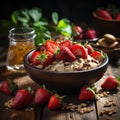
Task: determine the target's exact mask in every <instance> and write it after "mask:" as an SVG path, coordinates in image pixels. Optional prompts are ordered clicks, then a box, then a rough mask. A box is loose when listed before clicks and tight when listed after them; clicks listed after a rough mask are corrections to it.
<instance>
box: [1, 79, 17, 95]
mask: <svg viewBox="0 0 120 120" xmlns="http://www.w3.org/2000/svg"><path fill="white" fill-rule="evenodd" d="M16 90H18V86H17V84H16V83H15V82H14V81H12V80H5V81H3V82H2V83H1V84H0V91H1V92H4V93H5V94H7V95H11V94H13V93H14V92H15V91H16Z"/></svg>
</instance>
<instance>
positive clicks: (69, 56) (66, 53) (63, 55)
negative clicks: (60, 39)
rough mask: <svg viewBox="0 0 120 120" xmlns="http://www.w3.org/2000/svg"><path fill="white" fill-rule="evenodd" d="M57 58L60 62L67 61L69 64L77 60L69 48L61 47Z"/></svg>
mask: <svg viewBox="0 0 120 120" xmlns="http://www.w3.org/2000/svg"><path fill="white" fill-rule="evenodd" d="M56 58H57V59H59V60H65V61H68V62H72V61H74V60H75V59H76V57H75V55H74V54H73V53H72V52H71V51H70V49H69V48H67V47H60V51H59V53H58V54H57V55H56Z"/></svg>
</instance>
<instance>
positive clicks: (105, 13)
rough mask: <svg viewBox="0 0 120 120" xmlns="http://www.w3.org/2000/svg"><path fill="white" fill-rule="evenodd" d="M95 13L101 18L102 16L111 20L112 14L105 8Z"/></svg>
mask: <svg viewBox="0 0 120 120" xmlns="http://www.w3.org/2000/svg"><path fill="white" fill-rule="evenodd" d="M97 15H98V16H99V17H101V18H104V19H107V20H112V16H111V15H110V13H109V12H108V11H107V10H104V9H100V10H98V12H97Z"/></svg>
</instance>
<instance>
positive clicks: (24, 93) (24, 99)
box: [11, 89, 32, 109]
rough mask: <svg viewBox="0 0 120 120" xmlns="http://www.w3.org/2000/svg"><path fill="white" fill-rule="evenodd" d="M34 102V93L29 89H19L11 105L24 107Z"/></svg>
mask: <svg viewBox="0 0 120 120" xmlns="http://www.w3.org/2000/svg"><path fill="white" fill-rule="evenodd" d="M31 102H32V95H31V93H30V92H29V91H28V90H27V89H19V90H18V91H17V93H16V95H15V97H14V98H13V101H12V104H11V107H12V108H16V109H19V108H24V107H26V106H28V105H30V104H31Z"/></svg>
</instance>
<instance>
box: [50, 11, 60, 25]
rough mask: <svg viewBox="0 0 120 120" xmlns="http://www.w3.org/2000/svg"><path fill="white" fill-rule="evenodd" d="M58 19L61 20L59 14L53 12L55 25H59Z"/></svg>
mask: <svg viewBox="0 0 120 120" xmlns="http://www.w3.org/2000/svg"><path fill="white" fill-rule="evenodd" d="M58 19H59V17H58V13H57V12H53V13H52V20H53V23H54V24H55V25H57V24H58Z"/></svg>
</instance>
